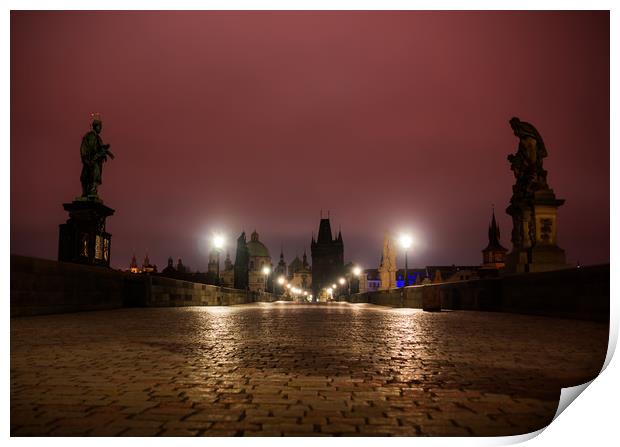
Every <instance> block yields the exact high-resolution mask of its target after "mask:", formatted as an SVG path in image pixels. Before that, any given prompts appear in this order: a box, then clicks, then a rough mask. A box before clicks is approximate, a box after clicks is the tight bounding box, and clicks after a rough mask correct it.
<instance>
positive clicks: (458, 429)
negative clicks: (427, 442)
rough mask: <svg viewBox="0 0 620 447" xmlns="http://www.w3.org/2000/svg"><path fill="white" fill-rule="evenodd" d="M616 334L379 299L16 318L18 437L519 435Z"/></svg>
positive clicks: (596, 362)
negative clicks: (379, 303) (392, 305)
mask: <svg viewBox="0 0 620 447" xmlns="http://www.w3.org/2000/svg"><path fill="white" fill-rule="evenodd" d="M607 336H608V327H607V325H603V324H597V323H590V322H584V321H571V320H560V319H549V318H542V317H531V316H521V315H509V314H499V313H477V312H445V311H444V312H441V313H425V312H422V311H419V310H411V309H389V308H382V307H376V306H372V305H361V304H360V305H351V304H331V305H293V304H278V303H276V304H256V305H244V306H233V307H190V308H159V309H122V310H113V311H101V312H90V313H79V314H65V315H55V316H42V317H29V318H16V319H13V320H11V434H12V435H93V436H96V435H127V436H131V435H146V436H148V435H211V436H214V435H281V434H285V435H322V434H326V435H362V436H369V435H457V436H458V435H465V436H468V435H510V434H519V433H525V432H529V431H533V430H536V429H538V428H541V427H543V426H545V425H547V424H548V423H549V421H550V420H551V419H552V417H553V415H554V414H555V411H556V408H557V403H558V399H559V394H560V388H561V387H564V386H572V385H576V384H579V383H583V382H585V381H587V380H590V379H591V378H593V377H594V376H595V375H596V374H597V373H598V371H599V370H600V368H601V367H602V364H603V360H604V357H605V352H606V349H607Z"/></svg>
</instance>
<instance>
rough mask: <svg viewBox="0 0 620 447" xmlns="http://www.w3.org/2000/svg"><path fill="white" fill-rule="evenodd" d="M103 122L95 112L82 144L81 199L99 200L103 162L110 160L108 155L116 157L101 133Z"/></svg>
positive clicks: (112, 157)
mask: <svg viewBox="0 0 620 447" xmlns="http://www.w3.org/2000/svg"><path fill="white" fill-rule="evenodd" d="M102 127H103V124H102V122H101V118H100V117H99V115H98V114H93V122H92V130H91V131H89V132H88V133H87V134H86V135H84V137H83V138H82V144H81V146H80V156H81V158H82V173H81V175H80V182H81V183H82V197H81V199H82V200H84V199H87V200H95V201H99V200H100V199H99V196H98V195H97V187H98V186H99V185H101V171H102V169H103V163H105V162H106V161H107V160H108V156H109V157H110V158H111V159H114V154H112V152H110V150H109V149H110V145H109V144H103V141H102V140H101V137H100V136H99V134H100V133H101V129H102Z"/></svg>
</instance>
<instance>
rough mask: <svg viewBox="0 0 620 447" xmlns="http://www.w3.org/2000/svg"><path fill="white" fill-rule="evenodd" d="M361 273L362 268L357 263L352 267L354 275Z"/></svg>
mask: <svg viewBox="0 0 620 447" xmlns="http://www.w3.org/2000/svg"><path fill="white" fill-rule="evenodd" d="M361 273H362V269H361V268H359V267H358V266H357V265H356V266H355V267H353V274H354V275H355V276H360V274H361Z"/></svg>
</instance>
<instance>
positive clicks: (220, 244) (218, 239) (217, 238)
mask: <svg viewBox="0 0 620 447" xmlns="http://www.w3.org/2000/svg"><path fill="white" fill-rule="evenodd" d="M225 244H226V239H225V238H224V236H222V235H221V234H217V233H216V234H215V235H214V236H213V247H214V248H215V254H216V259H217V271H216V275H217V285H220V253H221V252H222V249H223V248H224V245H225Z"/></svg>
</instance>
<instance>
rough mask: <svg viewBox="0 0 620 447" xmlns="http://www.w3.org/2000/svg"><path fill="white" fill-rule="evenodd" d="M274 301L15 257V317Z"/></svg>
mask: <svg viewBox="0 0 620 447" xmlns="http://www.w3.org/2000/svg"><path fill="white" fill-rule="evenodd" d="M271 301H275V297H274V296H273V295H272V294H270V293H260V292H250V291H245V290H237V289H229V288H224V287H217V286H211V285H206V284H197V283H193V282H188V281H181V280H177V279H171V278H165V277H161V276H156V275H136V274H132V273H125V272H120V271H117V270H113V269H109V268H104V267H92V266H86V265H81V264H72V263H68V262H58V261H52V260H47V259H37V258H30V257H26V256H17V255H11V316H26V315H43V314H54V313H64V312H80V311H90V310H104V309H117V308H121V307H160V306H163V307H168V306H173V307H174V306H229V305H234V304H247V303H253V302H271Z"/></svg>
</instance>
